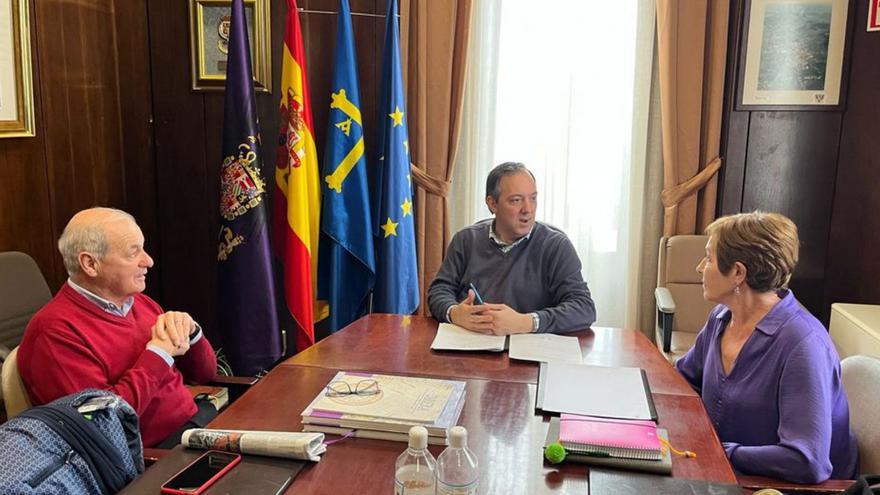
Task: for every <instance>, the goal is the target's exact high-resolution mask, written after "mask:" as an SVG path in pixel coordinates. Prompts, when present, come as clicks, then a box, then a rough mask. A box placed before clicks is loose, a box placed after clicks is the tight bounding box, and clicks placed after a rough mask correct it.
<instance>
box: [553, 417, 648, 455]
mask: <svg viewBox="0 0 880 495" xmlns="http://www.w3.org/2000/svg"><path fill="white" fill-rule="evenodd" d="M559 443H560V444H562V446H563V447H565V449H566V450H568V451H570V452H573V453H578V454H586V455H595V456H607V457H625V458H628V459H644V460H660V459H661V458H662V457H663V451H662V448H663V446H662V444H661V443H660V439H659V438H657V424H656V423H654V422H653V421H643V420H633V419H613V418H599V417H595V416H579V415H576V414H563V415H561V417H560V419H559Z"/></svg>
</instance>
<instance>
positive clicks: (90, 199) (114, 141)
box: [34, 0, 125, 287]
mask: <svg viewBox="0 0 880 495" xmlns="http://www.w3.org/2000/svg"><path fill="white" fill-rule="evenodd" d="M34 7H35V13H36V24H35V25H36V26H37V36H38V41H37V45H38V49H39V51H40V61H41V63H40V65H39V70H40V75H41V81H42V83H41V84H42V105H43V116H44V118H45V120H44V125H43V127H44V129H45V139H44V141H45V145H46V165H47V169H48V174H49V184H50V198H51V199H50V201H51V205H52V213H53V225H52V236H53V237H54V238H57V236H58V235H60V233H61V230H62V229H63V227H64V225H65V224H66V223H67V221H68V220H69V219H70V217H71V216H72V215H73V214H74V213H75V212H77V211H79V210H81V209H83V208H87V207H90V206H95V205H106V206H116V207H124V206H125V188H124V179H123V175H124V174H123V170H122V168H123V167H122V166H121V164H122V143H121V140H120V128H119V126H120V112H119V80H118V75H117V66H116V57H115V45H114V44H115V38H114V33H113V31H114V22H113V3H112V0H102V1H86V0H78V1H60V0H45V1H40V2H35V6H34ZM59 256H60V255H59ZM66 277H67V274H66V273H65V271H64V269H63V266H62V265H61V263H60V262H56V264H55V271H54V274H53V275H52V276H50V277H49V278H50V280H51V281H52V282H50V284H52V285H54V286H55V287H57V286H58V285H59V284H60V283H61V282H63V281H64V280H65V279H66Z"/></svg>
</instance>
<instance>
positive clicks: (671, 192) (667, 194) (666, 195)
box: [660, 156, 721, 208]
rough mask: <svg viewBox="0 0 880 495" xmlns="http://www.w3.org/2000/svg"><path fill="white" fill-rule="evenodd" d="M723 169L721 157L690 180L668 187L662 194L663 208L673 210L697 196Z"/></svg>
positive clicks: (716, 158)
mask: <svg viewBox="0 0 880 495" xmlns="http://www.w3.org/2000/svg"><path fill="white" fill-rule="evenodd" d="M720 168H721V157H717V156H716V157H715V158H714V159H713V160H712V161H710V162H709V164H708V165H706V168H704V169H703V170H700V172H699V173H698V174H697V175H695V176H693V177H691V178H690V179H688V180H686V181H684V182H682V183H681V184H677V185H674V186H672V187H668V188H666V189H664V190H663V192H662V193H660V201H661V202H662V203H663V206H664V207H666V208H671V207H673V206H676V205H678V204H679V203H681V202H682V201H684V200H685V199H687V197H688V196H691V195H693V194H696V192H697V191H699V190H700V189H702V188H703V186H705V185H706V183H707V182H709V180H710V179H711V178H712V176H714V175H715V174H716V173H718V170H719V169H720Z"/></svg>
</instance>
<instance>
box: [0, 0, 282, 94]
mask: <svg viewBox="0 0 880 495" xmlns="http://www.w3.org/2000/svg"><path fill="white" fill-rule="evenodd" d="M0 1H2V0H0ZM244 13H245V17H247V27H248V39H249V41H250V46H251V61H252V64H253V67H252V70H253V74H254V89H255V90H256V91H264V92H269V91H271V82H272V66H271V63H272V57H271V55H270V53H269V43H270V39H271V32H270V28H269V0H244ZM231 14H232V1H231V0H189V20H190V49H191V51H192V61H191V65H192V87H193V90H194V91H222V90H223V88H224V86H225V84H226V59H227V56H228V53H229V29H230V27H231V17H230V16H231Z"/></svg>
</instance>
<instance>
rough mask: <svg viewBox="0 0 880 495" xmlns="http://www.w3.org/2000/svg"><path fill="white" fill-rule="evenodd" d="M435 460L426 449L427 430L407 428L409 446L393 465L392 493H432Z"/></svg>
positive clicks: (426, 494) (417, 427)
mask: <svg viewBox="0 0 880 495" xmlns="http://www.w3.org/2000/svg"><path fill="white" fill-rule="evenodd" d="M436 466H437V461H435V460H434V456H432V455H431V452H429V451H428V430H426V429H425V427H424V426H413V427H412V428H410V429H409V447H408V448H407V449H406V451H405V452H404V453H402V454H400V457H398V458H397V463H396V464H395V465H394V495H434V469H435V468H436Z"/></svg>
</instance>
